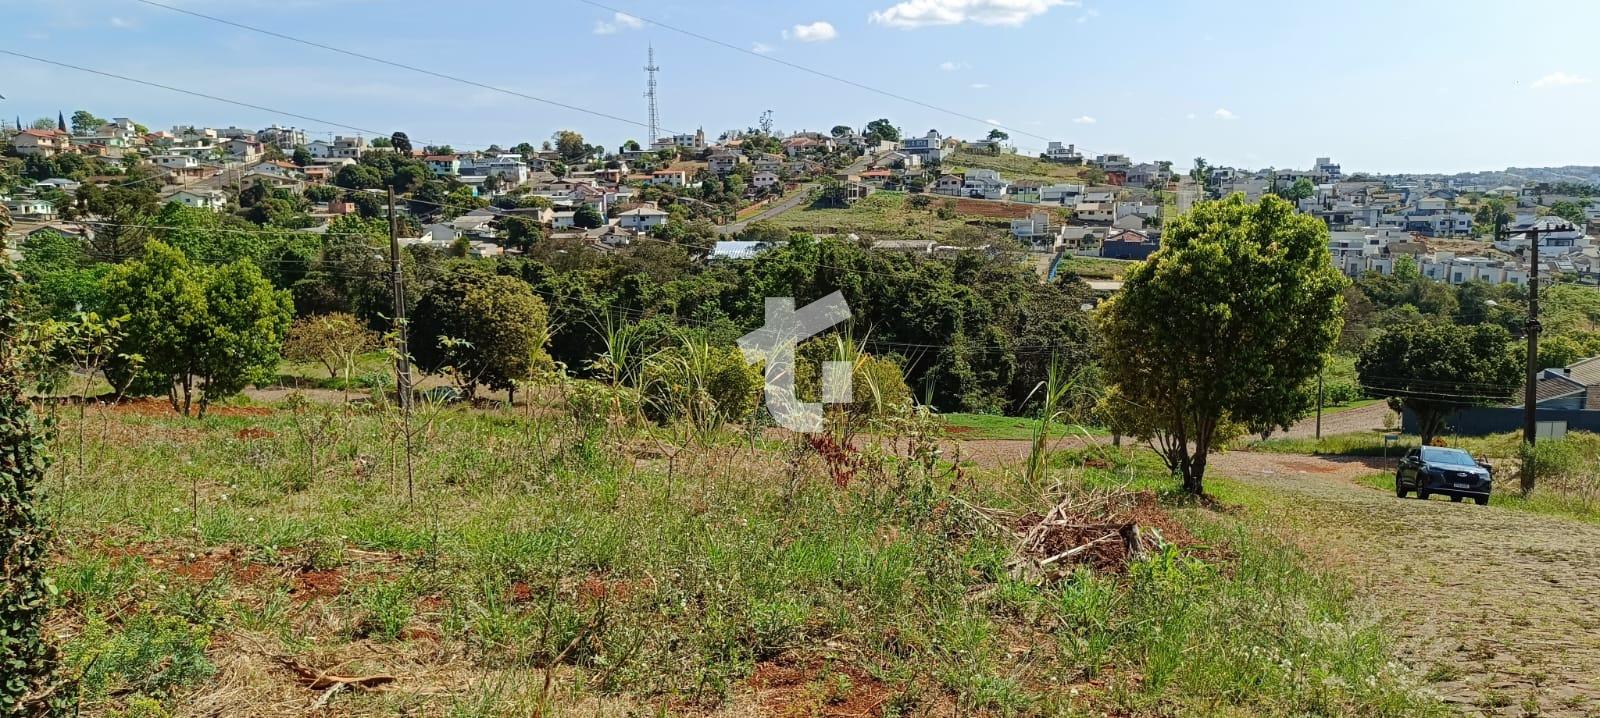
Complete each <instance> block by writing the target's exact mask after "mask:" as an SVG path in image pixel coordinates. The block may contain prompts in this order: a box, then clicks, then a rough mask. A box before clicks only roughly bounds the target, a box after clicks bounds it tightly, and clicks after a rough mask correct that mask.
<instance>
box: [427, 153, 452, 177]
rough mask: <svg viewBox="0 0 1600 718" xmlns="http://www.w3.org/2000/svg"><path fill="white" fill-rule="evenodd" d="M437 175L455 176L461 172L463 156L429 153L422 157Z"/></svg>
mask: <svg viewBox="0 0 1600 718" xmlns="http://www.w3.org/2000/svg"><path fill="white" fill-rule="evenodd" d="M422 161H423V162H425V163H427V165H428V169H430V170H433V174H434V176H436V177H455V176H457V175H460V174H461V158H460V157H457V156H456V155H428V156H426V157H423V158H422Z"/></svg>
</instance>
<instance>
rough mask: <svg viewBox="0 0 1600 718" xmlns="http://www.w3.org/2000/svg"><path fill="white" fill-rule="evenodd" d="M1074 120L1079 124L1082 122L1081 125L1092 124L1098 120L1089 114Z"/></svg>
mask: <svg viewBox="0 0 1600 718" xmlns="http://www.w3.org/2000/svg"><path fill="white" fill-rule="evenodd" d="M1073 122H1075V123H1077V124H1080V125H1092V124H1094V123H1095V122H1096V120H1095V119H1094V118H1093V117H1090V116H1088V115H1084V116H1082V117H1079V118H1078V119H1075V120H1073Z"/></svg>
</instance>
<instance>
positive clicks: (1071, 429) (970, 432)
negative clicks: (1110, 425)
mask: <svg viewBox="0 0 1600 718" xmlns="http://www.w3.org/2000/svg"><path fill="white" fill-rule="evenodd" d="M940 418H942V419H944V421H945V425H946V429H945V430H946V432H947V433H948V435H950V436H952V437H956V438H959V439H962V440H968V441H970V440H974V439H1006V440H1022V441H1027V440H1031V439H1032V438H1033V432H1034V430H1035V429H1036V428H1038V426H1039V421H1038V420H1037V419H1026V418H1022V417H1015V416H996V415H994V414H941V415H940ZM1063 435H1066V436H1085V435H1087V436H1105V435H1106V431H1105V430H1104V429H1100V428H1098V427H1085V426H1075V425H1074V426H1062V425H1059V424H1058V425H1055V426H1053V427H1051V436H1054V437H1061V436H1063Z"/></svg>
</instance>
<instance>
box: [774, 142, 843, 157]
mask: <svg viewBox="0 0 1600 718" xmlns="http://www.w3.org/2000/svg"><path fill="white" fill-rule="evenodd" d="M834 148H835V145H834V143H833V140H832V139H816V138H812V137H790V138H789V139H787V140H784V141H783V151H784V153H785V154H787V155H789V156H790V157H799V156H800V155H803V154H808V153H811V152H832V151H833V150H834Z"/></svg>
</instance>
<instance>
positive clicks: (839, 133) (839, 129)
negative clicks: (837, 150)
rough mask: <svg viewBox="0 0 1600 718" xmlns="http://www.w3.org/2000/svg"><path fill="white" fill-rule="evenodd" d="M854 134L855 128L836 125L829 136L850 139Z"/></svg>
mask: <svg viewBox="0 0 1600 718" xmlns="http://www.w3.org/2000/svg"><path fill="white" fill-rule="evenodd" d="M852 132H855V128H853V127H851V126H849V125H834V126H833V129H832V130H830V131H829V132H828V134H830V135H833V136H834V137H849V136H850V133H852Z"/></svg>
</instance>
